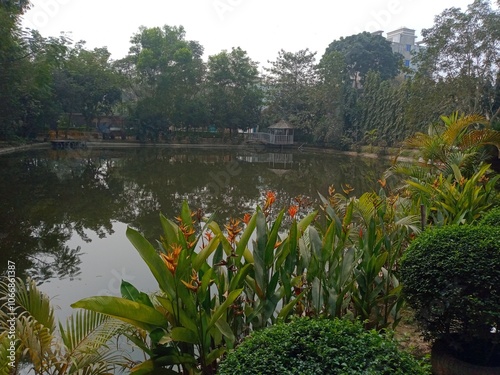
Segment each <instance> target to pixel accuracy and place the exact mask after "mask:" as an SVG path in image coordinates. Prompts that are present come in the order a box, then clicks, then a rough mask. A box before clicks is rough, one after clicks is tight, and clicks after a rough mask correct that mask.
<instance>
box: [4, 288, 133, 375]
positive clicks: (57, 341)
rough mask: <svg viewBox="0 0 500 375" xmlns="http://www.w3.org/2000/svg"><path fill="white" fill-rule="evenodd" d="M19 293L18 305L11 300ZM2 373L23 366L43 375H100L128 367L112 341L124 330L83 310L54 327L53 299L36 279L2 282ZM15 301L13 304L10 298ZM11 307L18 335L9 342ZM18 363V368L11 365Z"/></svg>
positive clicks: (116, 322)
mask: <svg viewBox="0 0 500 375" xmlns="http://www.w3.org/2000/svg"><path fill="white" fill-rule="evenodd" d="M12 293H14V294H15V304H12V303H11V304H9V303H8V302H9V300H8V298H7V296H9V295H10V294H12ZM0 295H2V296H5V297H2V307H1V309H0V318H1V319H0V322H1V323H0V324H1V326H2V333H1V334H0V353H2V355H1V356H0V374H2V375H8V374H12V373H17V371H18V368H20V367H21V364H22V363H28V365H26V367H27V368H28V369H30V370H31V371H33V372H34V373H35V374H37V375H38V374H40V375H70V374H82V375H83V374H85V375H93V374H95V375H102V374H110V373H112V372H113V371H114V370H115V369H119V368H120V367H122V368H123V367H124V366H126V360H124V358H123V355H122V354H121V353H118V352H117V350H116V349H114V348H113V347H112V346H110V340H112V339H113V338H115V337H116V336H117V335H118V334H119V333H121V332H124V331H125V329H126V326H125V325H124V324H123V323H122V322H120V321H118V320H115V319H110V318H109V317H107V316H105V315H102V314H99V313H96V312H93V311H80V312H78V313H76V314H75V315H73V316H71V317H70V318H69V319H68V320H67V322H66V325H65V326H63V325H62V324H61V323H59V326H58V327H57V325H56V320H55V318H54V310H53V308H52V306H51V304H50V300H49V297H48V296H47V295H45V294H44V293H42V292H41V291H40V290H39V289H38V288H37V287H36V284H35V282H34V281H29V282H28V283H24V282H22V281H21V280H19V279H15V280H12V279H6V280H2V281H1V282H0ZM11 301H12V300H11ZM9 306H16V311H15V314H16V316H15V318H16V326H15V335H14V336H15V337H14V340H12V337H10V338H9V335H11V334H10V332H9V328H10V325H9V321H8V320H9V319H11V318H12V317H13V316H12V315H8V313H10V312H12V311H11V310H10V309H9ZM11 341H14V342H15V347H16V350H15V361H11V360H10V359H9V358H8V356H7V355H4V354H7V353H9V354H8V355H10V351H9V349H10V345H11ZM12 362H14V364H15V367H11V366H10V365H9V363H12Z"/></svg>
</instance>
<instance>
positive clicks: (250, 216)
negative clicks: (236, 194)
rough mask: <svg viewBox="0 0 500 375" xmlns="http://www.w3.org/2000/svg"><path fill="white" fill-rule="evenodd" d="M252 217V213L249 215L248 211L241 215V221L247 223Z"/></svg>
mask: <svg viewBox="0 0 500 375" xmlns="http://www.w3.org/2000/svg"><path fill="white" fill-rule="evenodd" d="M251 218H252V215H250V214H249V213H248V212H247V213H246V214H245V216H243V222H244V223H245V224H247V225H248V223H249V222H250V219H251Z"/></svg>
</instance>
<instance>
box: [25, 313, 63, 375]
mask: <svg viewBox="0 0 500 375" xmlns="http://www.w3.org/2000/svg"><path fill="white" fill-rule="evenodd" d="M16 323H17V324H16V335H17V337H16V338H17V339H18V340H19V342H20V344H19V349H20V350H21V351H22V352H23V353H24V355H27V356H28V357H29V359H30V362H31V363H32V364H33V368H34V369H35V371H36V372H38V373H40V372H44V371H45V370H46V368H47V366H48V364H49V363H50V364H55V361H53V359H54V358H55V357H56V354H55V353H54V350H57V349H56V348H57V345H56V343H55V337H54V336H53V335H52V332H50V330H49V329H48V328H47V327H45V326H44V325H42V324H40V323H39V322H38V321H37V320H35V319H34V318H33V317H31V316H29V315H28V314H24V315H21V316H19V317H18V318H17V322H16Z"/></svg>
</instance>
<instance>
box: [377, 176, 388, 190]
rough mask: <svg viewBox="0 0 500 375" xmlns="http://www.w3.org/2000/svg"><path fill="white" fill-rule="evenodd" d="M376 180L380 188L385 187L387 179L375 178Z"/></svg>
mask: <svg viewBox="0 0 500 375" xmlns="http://www.w3.org/2000/svg"><path fill="white" fill-rule="evenodd" d="M377 182H378V183H379V184H380V186H382V188H385V186H386V185H387V181H386V180H385V178H382V179H380V180H377Z"/></svg>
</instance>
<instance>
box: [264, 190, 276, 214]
mask: <svg viewBox="0 0 500 375" xmlns="http://www.w3.org/2000/svg"><path fill="white" fill-rule="evenodd" d="M274 202H276V193H274V192H273V191H268V192H267V193H266V203H265V204H264V211H266V210H267V209H269V208H270V207H271V206H272V205H273V203H274Z"/></svg>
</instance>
